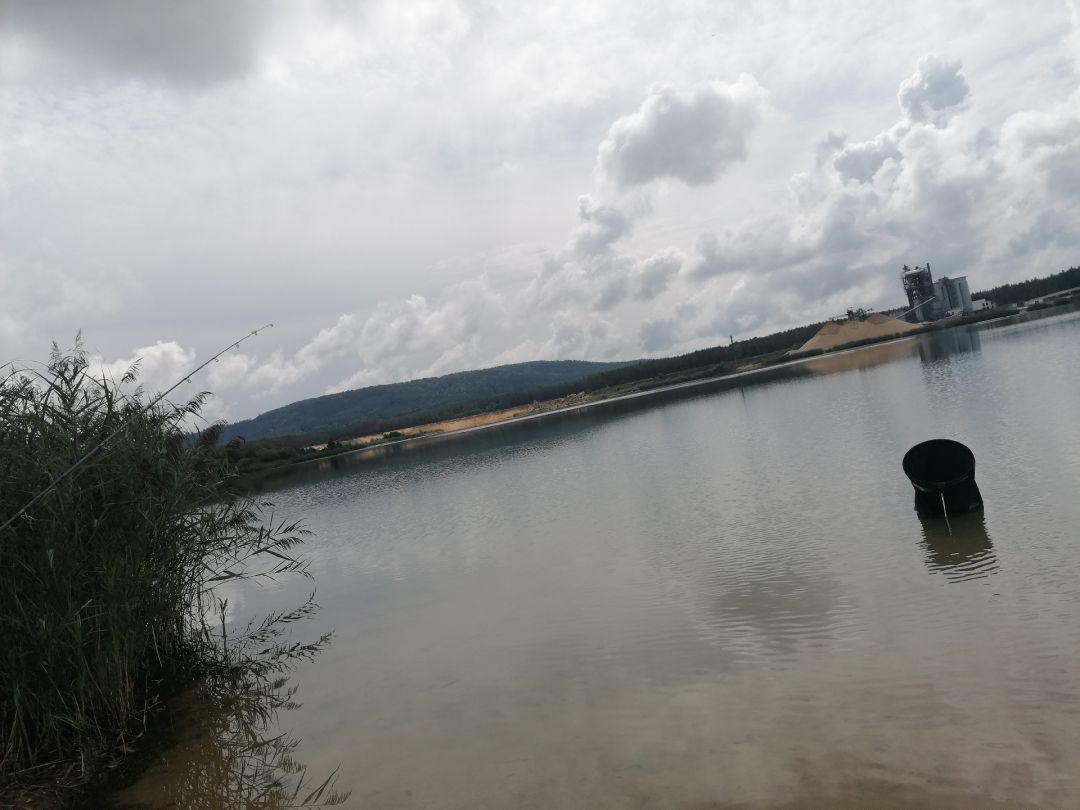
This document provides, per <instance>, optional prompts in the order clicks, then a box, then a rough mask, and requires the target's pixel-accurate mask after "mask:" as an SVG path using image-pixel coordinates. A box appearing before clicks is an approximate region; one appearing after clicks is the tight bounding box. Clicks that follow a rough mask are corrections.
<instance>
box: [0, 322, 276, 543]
mask: <svg viewBox="0 0 1080 810" xmlns="http://www.w3.org/2000/svg"><path fill="white" fill-rule="evenodd" d="M273 326H274V325H273V324H272V323H268V324H266V325H265V326H260V327H259V328H258V329H252V330H251V331H250V332H248V333H247V334H246V335H244V336H243V337H242V338H240V339H239V340H237V341H235V342H233V343H230V344H229V345H228V346H226V347H225V348H224V349H222V350H221V351H220V352H218V353H217V354H215V355H214V356H213V357H211V358H210V359H209V360H207V361H206V362H205V363H203V364H202V365H201V366H199V367H198V368H195V369H194V370H192V371H191V372H189V373H188V374H185V375H184V376H183V377H181V378H180V379H179V380H178V381H177V382H176V384H174V385H173V386H172V387H171V388H169V389H168V390H167V391H164V392H163V393H160V394H158V395H157V396H156V397H154V399H152V400H150V402H149V403H148V404H147V405H146V407H144V408H143V409H142V410H141V411H139V415H140V416H141V415H143V414H144V413H146V412H147V411H150V410H152V409H153V407H154V406H155V405H157V404H158V403H159V402H161V400H163V399H165V397H167V396H168V395H169V394H171V393H172V392H173V391H175V390H176V389H177V388H179V387H180V386H181V385H184V384H185V383H190V382H191V378H192V377H193V376H194V375H196V374H198V373H199V372H200V371H202V370H203V369H204V368H206V367H207V366H208V365H210V364H211V363H213V362H216V361H217V359H218V358H219V357H221V355H223V354H225V352H227V351H230V350H232V349H239V348H240V344H241V343H243V342H244V341H245V340H248V339H249V338H253V337H255V336H257V335H258V334H259V332H262V331H263V330H264V329H270V328H272V327H273ZM128 424H129V422H127V421H125V422H123V423H122V424H121V425H120V427H118V428H117V429H116V430H114V431H113V432H112V433H110V434H109V435H108V436H106V437H105V438H104V439H102V440H101V441H100V442H98V443H97V444H96V445H94V446H93V447H92V448H90V450H88V451H87V452H86V453H85V454H84V455H83V456H81V457H80V458H79V459H78V460H77V461H75V463H73V464H72V465H71V466H70V467H68V468H67V469H66V470H64V471H63V472H62V473H60V475H58V476H57V477H56V478H55V479H53V482H52V483H51V484H49V485H48V486H47V487H45V489H43V490H41V492H39V493H38V494H37V495H35V496H34V497H33V498H31V499H30V500H29V501H27V502H26V503H25V504H24V505H23V507H22V508H21V509H20V510H19V511H18V512H16V513H15V514H14V515H12V516H11V517H9V518H8V519H7V520H5V521H4V522H3V523H2V524H0V532H2V531H4V529H6V528H7V527H8V526H10V525H11V524H13V523H14V522H15V521H16V520H18V519H19V518H20V517H22V516H23V515H25V514H26V512H27V510H28V509H30V507H32V506H33V505H34V504H35V503H37V502H38V501H40V500H41V499H42V498H44V497H45V496H46V495H48V494H49V493H50V492H52V491H53V490H54V489H56V486H57V484H59V483H60V482H61V481H63V480H64V479H65V478H67V477H68V476H70V475H71V474H72V473H73V472H75V470H77V469H78V468H79V467H81V466H82V465H83V464H85V463H86V462H87V461H89V460H90V459H91V458H92V457H93V455H94V454H95V453H97V452H98V451H99V450H101V448H103V447H104V446H105V445H107V444H108V443H109V442H111V441H112V440H113V438H114V437H116V436H118V435H119V434H120V433H121V432H122V431H123V430H124V429H125V428H126V427H127V426H128Z"/></svg>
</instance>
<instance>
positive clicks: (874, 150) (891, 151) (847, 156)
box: [833, 130, 900, 183]
mask: <svg viewBox="0 0 1080 810" xmlns="http://www.w3.org/2000/svg"><path fill="white" fill-rule="evenodd" d="M898 134H899V133H898V132H897V131H895V130H890V131H888V132H882V133H880V134H879V135H878V136H877V137H875V138H874V139H873V140H871V141H864V142H863V143H853V144H847V145H842V148H841V149H840V150H839V153H838V154H837V155H836V157H835V158H833V168H835V169H836V170H837V171H838V172H839V173H840V176H841V177H843V178H844V179H845V180H857V181H858V182H860V183H869V182H870V181H871V180H873V179H874V175H875V174H877V172H878V169H880V168H881V167H882V166H883V165H884V164H885V161H886V160H900V150H899V148H898V147H897V135H898Z"/></svg>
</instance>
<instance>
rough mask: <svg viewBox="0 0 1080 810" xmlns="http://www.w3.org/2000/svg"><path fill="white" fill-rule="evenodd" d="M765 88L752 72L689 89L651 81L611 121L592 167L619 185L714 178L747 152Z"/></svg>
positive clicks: (692, 182)
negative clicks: (633, 105)
mask: <svg viewBox="0 0 1080 810" xmlns="http://www.w3.org/2000/svg"><path fill="white" fill-rule="evenodd" d="M765 103H766V93H765V90H764V89H763V88H762V87H761V86H760V85H759V84H758V83H757V81H756V80H755V79H754V77H753V76H750V75H748V74H745V73H744V74H743V75H742V76H740V77H739V79H738V80H737V81H735V82H732V83H728V84H725V83H721V82H710V83H706V84H698V85H695V86H694V87H692V88H690V89H689V90H679V89H677V88H674V87H670V86H668V85H654V86H653V87H651V88H650V89H649V93H648V95H647V96H646V98H645V100H644V101H643V102H642V104H641V106H640V107H639V108H638V109H637V111H636V112H634V113H632V114H630V115H627V116H624V117H622V118H620V119H619V120H617V121H616V122H615V123H614V124H612V125H611V129H610V130H608V134H607V138H605V139H604V141H603V142H602V143H601V144H600V150H599V155H598V157H597V170H598V173H599V174H600V176H601V177H602V178H603V179H604V180H606V181H608V182H610V183H612V184H613V185H614V186H616V187H618V188H628V187H632V186H638V185H642V184H644V183H649V182H651V181H653V180H660V179H664V178H670V179H675V180H681V181H682V182H684V183H686V184H687V185H690V186H701V185H705V184H707V183H712V182H714V181H715V180H716V179H717V178H718V177H719V176H720V175H721V174H722V173H723V172H724V171H725V170H726V169H727V168H728V167H729V166H730V165H731V164H733V163H736V162H738V161H741V160H743V159H744V158H745V157H746V139H747V136H748V135H749V134H750V132H751V130H753V129H754V127H755V126H757V124H758V122H759V121H760V120H761V117H762V113H763V111H764V107H765Z"/></svg>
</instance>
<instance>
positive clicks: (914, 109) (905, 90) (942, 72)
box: [897, 53, 971, 124]
mask: <svg viewBox="0 0 1080 810" xmlns="http://www.w3.org/2000/svg"><path fill="white" fill-rule="evenodd" d="M961 67H963V65H962V63H961V62H960V60H958V59H957V60H949V59H944V58H942V57H941V56H938V55H937V54H932V53H931V54H926V55H924V56H923V57H922V58H921V59H919V64H918V66H917V67H916V68H915V72H914V73H913V74H912V75H911V76H908V78H906V79H904V81H903V82H901V83H900V90H899V92H898V93H897V100H898V101H899V102H900V109H901V110H902V111H903V112H904V116H905V118H906V119H907V120H909V121H914V122H916V123H924V122H931V123H937V124H941V123H944V122H945V121H946V120H948V118H949V117H950V116H951V115H953V114H954V113H955V112H956V110H957V108H958V107H959V106H960V105H961V104H963V103H964V101H966V100H967V99H968V97H969V96H970V95H971V88H970V87H968V83H967V80H966V79H965V78H964V75H963V74H962V73H961V72H960V69H961Z"/></svg>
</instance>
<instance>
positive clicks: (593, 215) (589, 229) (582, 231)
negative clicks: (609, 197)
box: [570, 194, 634, 257]
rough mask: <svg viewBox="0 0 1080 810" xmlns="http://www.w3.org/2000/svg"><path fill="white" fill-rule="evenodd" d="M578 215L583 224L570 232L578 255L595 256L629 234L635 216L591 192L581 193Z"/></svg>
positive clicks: (575, 253)
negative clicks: (594, 195) (599, 198)
mask: <svg viewBox="0 0 1080 810" xmlns="http://www.w3.org/2000/svg"><path fill="white" fill-rule="evenodd" d="M577 215H578V219H579V220H580V221H581V224H580V225H578V226H577V227H576V228H574V230H573V232H572V233H571V235H570V242H571V247H572V251H573V253H574V255H576V256H581V257H589V256H595V255H596V254H598V253H601V252H603V251H605V250H607V249H608V248H610V247H611V245H612V244H614V243H615V242H617V241H618V240H619V239H622V238H623V237H626V236H629V235H630V233H631V231H632V230H633V228H634V217H633V216H631V214H630V213H628V212H626V211H623V210H622V209H620V208H619V207H618V206H616V205H613V204H611V203H608V202H603V201H601V200H598V199H596V198H595V197H593V196H592V195H590V194H582V195H581V196H580V197H578V207H577Z"/></svg>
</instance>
